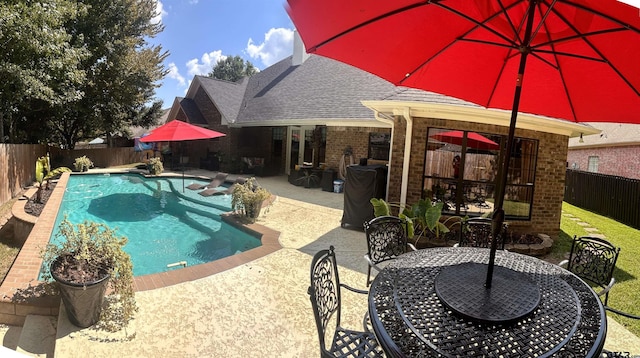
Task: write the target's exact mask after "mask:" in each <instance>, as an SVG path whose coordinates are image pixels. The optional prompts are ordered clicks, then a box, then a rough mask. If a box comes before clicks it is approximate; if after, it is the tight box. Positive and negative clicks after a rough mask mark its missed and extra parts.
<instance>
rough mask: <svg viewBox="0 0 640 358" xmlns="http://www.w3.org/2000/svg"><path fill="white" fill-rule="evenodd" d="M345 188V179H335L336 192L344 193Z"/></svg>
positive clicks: (334, 190)
mask: <svg viewBox="0 0 640 358" xmlns="http://www.w3.org/2000/svg"><path fill="white" fill-rule="evenodd" d="M343 188H344V180H340V179H338V180H334V181H333V192H334V193H342V190H343Z"/></svg>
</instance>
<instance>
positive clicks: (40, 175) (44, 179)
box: [36, 156, 71, 202]
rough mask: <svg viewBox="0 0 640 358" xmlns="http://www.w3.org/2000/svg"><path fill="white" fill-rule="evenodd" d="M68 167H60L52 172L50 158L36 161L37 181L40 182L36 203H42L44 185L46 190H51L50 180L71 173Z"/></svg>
mask: <svg viewBox="0 0 640 358" xmlns="http://www.w3.org/2000/svg"><path fill="white" fill-rule="evenodd" d="M70 171H71V169H69V168H67V167H59V168H56V169H54V170H51V167H50V165H49V156H46V157H40V158H38V159H37V160H36V181H37V182H38V191H37V192H36V201H37V202H41V201H42V185H43V184H44V183H46V184H44V185H45V186H46V189H47V190H49V179H51V178H54V177H56V176H58V175H60V174H62V173H64V172H70Z"/></svg>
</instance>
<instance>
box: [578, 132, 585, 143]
mask: <svg viewBox="0 0 640 358" xmlns="http://www.w3.org/2000/svg"><path fill="white" fill-rule="evenodd" d="M578 142H579V143H584V139H582V133H580V140H579V141H578Z"/></svg>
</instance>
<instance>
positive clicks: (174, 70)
mask: <svg viewBox="0 0 640 358" xmlns="http://www.w3.org/2000/svg"><path fill="white" fill-rule="evenodd" d="M167 77H168V78H172V79H174V80H176V81H178V84H179V85H180V87H182V86H184V85H186V84H187V81H186V80H185V79H184V77H182V75H181V74H180V71H179V70H178V66H176V64H175V63H173V62H171V63H170V64H169V73H168V74H167Z"/></svg>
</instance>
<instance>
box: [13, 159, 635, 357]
mask: <svg viewBox="0 0 640 358" xmlns="http://www.w3.org/2000/svg"><path fill="white" fill-rule="evenodd" d="M188 174H189V175H205V176H207V175H210V174H211V173H208V172H204V171H190V172H188ZM258 182H259V183H260V184H261V185H263V186H264V187H266V188H268V189H269V190H270V191H271V192H272V193H273V194H275V195H277V196H278V198H277V200H276V201H275V202H274V203H273V205H272V206H271V207H270V208H269V210H268V212H266V213H264V212H263V214H262V215H261V217H260V218H259V220H258V222H259V223H261V224H263V225H265V226H268V227H269V228H272V229H274V230H278V231H280V232H281V235H280V244H281V245H282V247H283V248H282V249H281V250H279V251H276V252H274V253H271V254H269V255H267V256H264V257H262V258H259V259H257V260H255V261H252V262H250V263H248V264H244V265H242V266H238V267H235V268H232V269H230V270H227V271H224V272H221V273H219V274H215V275H212V276H209V277H206V278H203V279H199V280H195V281H191V282H185V283H181V284H177V285H174V286H169V287H164V288H160V289H155V290H150V291H143V292H138V293H136V299H137V302H138V305H139V307H140V311H139V312H138V314H137V316H136V319H135V320H134V322H133V324H132V327H130V329H129V330H128V332H126V333H127V334H129V335H131V334H135V338H133V339H131V340H126V339H123V337H124V334H122V333H120V334H115V335H105V334H103V333H101V332H97V331H95V330H92V329H83V330H81V329H78V328H76V327H74V326H72V325H71V324H70V323H69V322H68V321H67V320H66V319H60V320H59V323H58V333H57V334H58V339H57V341H56V347H55V356H56V357H86V356H96V357H109V356H112V357H116V356H117V357H120V356H127V357H129V356H131V357H149V356H179V357H203V356H207V357H240V356H278V357H311V356H317V355H318V348H317V345H318V342H317V334H316V330H315V322H314V319H313V313H312V311H311V305H310V303H309V298H308V295H307V287H308V285H309V277H308V276H309V264H310V261H311V257H312V256H313V254H315V252H317V251H318V250H320V249H325V248H328V247H329V245H334V246H335V248H336V252H337V259H338V263H339V265H340V278H341V280H342V281H343V282H345V283H348V284H350V285H352V286H355V287H358V288H363V289H364V288H365V279H366V263H365V261H364V259H363V258H362V256H363V254H364V253H365V252H366V243H365V240H364V233H362V232H361V231H355V230H349V229H343V228H341V227H340V220H341V217H342V205H343V194H335V193H331V192H324V191H321V190H320V189H304V188H302V187H296V186H293V185H291V184H289V183H288V182H287V180H286V177H269V178H259V179H258ZM343 292H345V291H343ZM343 300H344V306H343V323H344V325H345V326H347V327H354V328H358V327H359V325H360V324H361V318H362V315H363V314H364V312H365V311H366V297H363V296H359V295H357V294H354V293H350V292H346V293H344V294H343ZM610 321H611V320H610ZM3 332H4V331H3V330H2V329H1V328H0V336H2V335H3ZM14 336H15V334H14ZM3 345H4V346H7V347H11V348H15V342H11V337H8V336H7V335H5V336H4V340H3ZM12 345H13V347H12ZM606 347H607V348H608V349H612V350H626V351H631V352H632V353H634V354H640V339H638V338H637V337H635V336H633V335H632V334H630V333H629V332H628V331H626V330H624V328H621V327H620V326H619V325H615V324H613V323H610V324H609V337H608V338H607V344H606Z"/></svg>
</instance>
